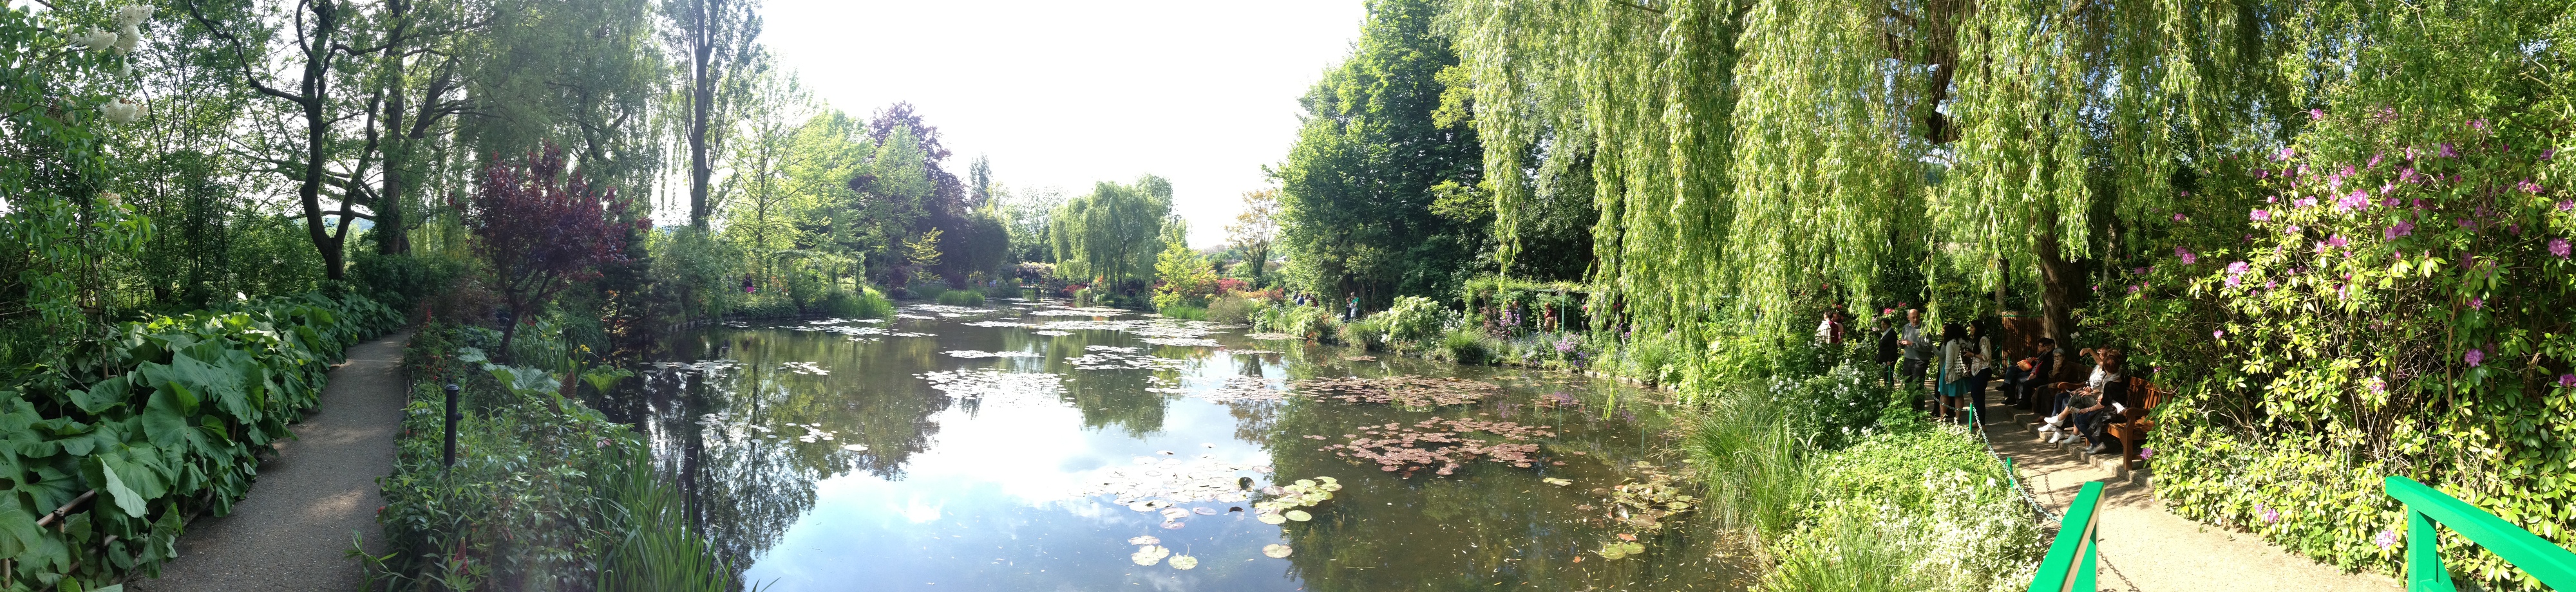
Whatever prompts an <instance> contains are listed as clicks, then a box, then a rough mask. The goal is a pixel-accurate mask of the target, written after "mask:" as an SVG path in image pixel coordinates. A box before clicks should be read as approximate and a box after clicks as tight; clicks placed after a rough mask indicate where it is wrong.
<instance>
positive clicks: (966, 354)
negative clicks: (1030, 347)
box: [939, 349, 1046, 360]
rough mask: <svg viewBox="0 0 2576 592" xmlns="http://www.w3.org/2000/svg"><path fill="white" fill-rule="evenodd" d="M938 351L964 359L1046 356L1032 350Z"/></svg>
mask: <svg viewBox="0 0 2576 592" xmlns="http://www.w3.org/2000/svg"><path fill="white" fill-rule="evenodd" d="M939 353H943V354H948V357H952V358H965V359H969V360H972V359H977V358H1043V357H1046V354H1042V353H1038V352H1033V351H989V352H988V351H976V350H971V349H952V350H948V351H944V352H939Z"/></svg>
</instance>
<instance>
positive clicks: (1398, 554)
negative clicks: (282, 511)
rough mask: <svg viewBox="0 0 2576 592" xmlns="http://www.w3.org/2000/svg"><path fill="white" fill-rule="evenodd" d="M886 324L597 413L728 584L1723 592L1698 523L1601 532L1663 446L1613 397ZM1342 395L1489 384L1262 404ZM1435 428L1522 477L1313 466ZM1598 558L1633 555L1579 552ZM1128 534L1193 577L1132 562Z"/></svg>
mask: <svg viewBox="0 0 2576 592" xmlns="http://www.w3.org/2000/svg"><path fill="white" fill-rule="evenodd" d="M901 312H902V318H898V319H893V320H892V321H891V322H860V321H844V320H839V319H825V320H819V321H805V322H789V323H779V324H774V325H736V326H729V327H720V328H710V329H707V330H703V331H696V332H692V333H688V334H684V335H682V336H679V337H677V338H676V339H675V341H674V342H673V343H671V344H669V345H670V347H669V348H668V354H667V355H668V358H667V359H665V360H659V361H657V362H656V363H653V364H648V366H647V368H646V371H644V372H642V376H641V377H642V378H643V380H630V381H628V384H627V385H626V386H625V387H624V391H623V392H622V393H621V396H620V397H618V398H617V402H615V403H611V404H610V405H609V407H611V413H612V414H615V415H623V416H625V417H626V418H627V419H628V420H629V421H633V422H636V423H638V424H639V426H640V427H642V428H643V429H644V430H645V431H646V432H647V433H648V434H649V436H650V437H651V438H652V440H653V441H654V442H655V446H656V447H657V454H659V455H660V456H661V457H662V458H663V459H664V460H665V463H666V465H668V466H669V467H670V469H671V470H672V471H674V472H676V473H678V474H680V475H681V481H682V482H683V484H684V487H685V488H686V489H687V490H688V491H687V493H688V494H689V496H690V498H691V500H692V501H693V503H694V505H693V508H692V511H693V513H694V514H695V515H696V516H697V519H698V520H699V522H700V524H701V525H703V526H704V527H705V529H706V530H707V532H708V533H709V534H710V536H712V537H713V538H715V539H716V542H717V544H718V545H719V546H720V547H722V549H723V550H724V552H725V553H726V554H728V555H729V556H731V557H733V558H734V561H735V563H736V564H737V565H738V566H741V569H743V576H744V578H745V579H746V580H747V581H750V582H765V583H769V584H770V586H771V588H770V589H771V590H776V591H780V592H792V591H821V590H832V591H838V590H920V591H960V590H994V591H1001V590H1011V591H1021V590H1145V589H1152V590H1227V591H1234V590H1242V591H1262V590H1279V591H1289V590H1334V591H1339V590H1352V591H1394V590H1420V591H1435V590H1478V591H1486V590H1546V591H1556V590H1735V589H1741V588H1742V585H1741V583H1740V582H1738V581H1737V580H1738V579H1739V570H1738V569H1736V568H1735V567H1734V565H1733V564H1732V563H1730V562H1729V561H1728V560H1727V559H1725V558H1723V557H1721V555H1723V553H1722V552H1720V551H1719V550H1720V549H1723V548H1726V547H1728V545H1723V544H1719V543H1720V542H1721V541H1722V540H1723V535H1721V534H1719V532H1718V531H1717V529H1714V528H1712V527H1711V526H1709V525H1708V524H1707V522H1706V521H1705V520H1702V519H1699V517H1700V515H1701V514H1703V513H1702V512H1697V511H1691V512H1686V513H1683V514H1681V515H1679V516H1678V517H1675V518H1672V519H1667V520H1666V521H1665V523H1666V524H1667V526H1666V527H1665V528H1663V529H1661V531H1660V532H1651V531H1643V530H1641V529H1639V528H1637V527H1636V526H1635V525H1634V524H1623V523H1621V522H1619V521H1617V520H1614V519H1613V516H1611V514H1615V512H1616V510H1615V509H1614V508H1615V507H1614V506H1612V505H1611V504H1608V503H1606V501H1605V497H1606V495H1605V493H1604V492H1603V491H1602V488H1608V487H1613V486H1616V485H1618V484H1620V483H1622V482H1624V481H1626V480H1630V479H1635V478H1639V477H1640V474H1639V472H1638V469H1636V468H1634V467H1632V466H1631V464H1632V463H1634V462H1636V461H1639V460H1649V459H1652V460H1656V461H1658V462H1664V463H1665V464H1671V463H1669V462H1668V461H1669V460H1670V459H1668V458H1657V457H1655V456H1654V455H1656V454H1658V451H1660V450H1664V449H1667V448H1668V446H1669V443H1670V442H1669V438H1671V437H1673V435H1672V432H1671V430H1670V429H1669V427H1670V426H1669V424H1668V422H1667V420H1666V418H1665V417H1664V416H1663V415H1662V413H1661V412H1660V411H1658V410H1657V409H1655V408H1654V407H1653V406H1652V405H1641V404H1638V403H1635V402H1634V401H1640V400H1646V399H1652V398H1653V397H1651V396H1645V395H1642V394H1640V393H1637V392H1634V391H1633V390H1623V389H1625V388H1626V387H1624V386H1622V385H1619V384H1617V383H1612V382H1606V381H1598V380H1592V379H1587V378H1584V377H1581V376H1578V375H1572V374H1566V373H1561V372H1546V371H1535V370H1531V371H1523V370H1512V369H1493V368H1468V367H1459V366H1454V365H1449V364H1442V363H1435V362H1427V361H1421V360H1412V359H1404V358H1397V357H1393V356H1389V357H1385V358H1368V357H1365V356H1362V355H1361V352H1359V351H1357V350H1353V349H1348V348H1339V347H1324V346H1312V345H1307V344H1302V343H1297V342H1291V341H1269V340H1259V339H1255V336H1251V335H1247V334H1246V333H1245V330H1244V329H1241V328H1219V327H1214V326H1211V325H1207V324H1204V323H1184V322H1177V321H1168V320H1161V319H1149V318H1146V317H1143V316H1139V315H1133V314H1110V313H1108V312H1107V311H1100V310H1096V309H1083V310H1071V309H1067V308H1066V307H1065V305H1064V304H1063V303H1061V302H1019V301H997V302H996V304H994V305H993V306H988V307H983V308H951V307H938V306H921V305H914V306H907V307H904V309H903V310H902V311H901ZM1148 341H1151V342H1152V343H1149V342H1148ZM1351 376H1359V377H1385V376H1426V377H1444V378H1459V379H1466V380H1472V381H1476V382H1481V383H1489V384H1494V385H1499V386H1500V387H1501V388H1500V390H1499V393H1498V394H1494V395H1492V396H1488V397H1485V398H1483V399H1481V400H1479V401H1477V402H1474V403H1470V404H1459V405H1443V406H1427V405H1417V406H1413V407H1410V408H1408V407H1405V406H1399V405H1390V404H1376V403H1367V402H1356V403H1354V402H1344V401H1340V400H1333V399H1324V398H1315V397H1310V396H1302V395H1303V394H1304V393H1307V392H1311V391H1307V390H1296V392H1295V393H1288V392H1282V391H1290V390H1294V389H1293V385H1294V384H1295V383H1296V382H1297V381H1301V380H1309V379H1324V378H1339V377H1351ZM1613 397H1623V398H1621V399H1618V400H1621V401H1628V403H1624V405H1626V407H1618V406H1614V405H1613V404H1612V401H1613ZM1434 418H1442V419H1453V420H1470V421H1479V422H1507V423H1511V424H1517V425H1519V426H1522V427H1523V428H1525V429H1527V430H1530V431H1528V432H1525V433H1524V436H1526V437H1527V438H1528V439H1526V440H1518V441H1513V440H1509V439H1507V438H1502V437H1498V436H1495V435H1493V434H1481V433H1480V434H1464V435H1466V436H1469V437H1478V438H1482V439H1485V440H1487V441H1491V442H1520V443H1534V444H1537V449H1536V451H1535V452H1532V453H1529V454H1528V457H1529V458H1530V459H1531V462H1530V463H1529V464H1530V465H1531V466H1529V467H1527V468H1522V467H1517V466H1514V464H1513V463H1510V462H1492V461H1489V460H1474V461H1468V462H1463V463H1461V466H1459V467H1458V468H1457V469H1456V470H1455V471H1454V474H1451V475H1439V474H1437V471H1436V469H1437V467H1436V466H1434V467H1424V468H1421V469H1420V470H1415V471H1387V470H1383V469H1382V468H1381V466H1380V465H1379V463H1377V462H1375V461H1365V460H1353V459H1351V458H1346V457H1344V456H1341V455H1340V454H1339V453H1340V452H1342V451H1340V450H1328V449H1326V448H1327V447H1329V446H1332V445H1336V444H1342V443H1345V442H1348V441H1349V440H1350V439H1351V438H1353V437H1373V436H1372V434H1371V433H1370V432H1367V431H1366V430H1370V429H1375V430H1379V431H1378V432H1376V433H1377V434H1387V433H1389V432H1397V431H1404V430H1410V431H1415V432H1418V433H1419V432H1437V431H1441V430H1442V428H1440V427H1438V426H1439V425H1442V424H1432V425H1433V426H1434V427H1429V428H1420V427H1416V426H1418V425H1421V424H1419V422H1423V421H1425V420H1430V419H1434ZM1389 424H1397V427H1398V428H1399V429H1398V430H1389V429H1388V428H1389V427H1390V426H1389ZM1488 425H1490V424H1488ZM1451 429H1454V428H1451ZM1317 437H1320V439H1318V438H1317ZM1422 445H1423V446H1426V447H1429V446H1437V445H1436V444H1432V443H1428V442H1426V443H1424V444H1422ZM1316 477H1332V478H1334V479H1336V480H1338V482H1339V484H1340V485H1341V486H1342V489H1340V490H1339V491H1337V492H1334V493H1333V497H1332V499H1330V500H1326V501H1321V502H1319V503H1316V504H1314V505H1312V506H1309V507H1301V508H1298V509H1300V510H1302V511H1306V512H1309V514H1310V516H1311V518H1312V519H1311V521H1305V522H1298V521H1287V522H1285V523H1283V524H1277V525H1274V524H1268V523H1265V522H1264V521H1263V520H1260V519H1259V517H1258V516H1257V515H1256V514H1257V513H1258V512H1259V510H1258V508H1257V507H1256V506H1255V505H1254V503H1253V502H1259V501H1263V500H1269V499H1276V496H1277V491H1278V490H1269V491H1270V493H1269V494H1265V493H1264V490H1265V489H1266V488H1268V487H1270V486H1273V485H1288V484H1290V483H1291V482H1293V481H1296V480H1298V479H1314V478H1316ZM1544 479H1564V480H1570V481H1571V482H1572V483H1571V484H1568V485H1556V484H1551V483H1549V482H1547V481H1543V480H1544ZM1246 486H1248V487H1249V490H1246V489H1245V487H1246ZM1278 519H1279V518H1273V520H1278ZM1621 533H1630V534H1634V535H1637V536H1640V537H1641V538H1640V539H1639V540H1640V541H1641V542H1644V543H1646V544H1647V547H1648V549H1649V551H1648V552H1647V554H1646V555H1643V556H1638V557H1629V558H1626V559H1619V560H1608V559H1605V558H1604V557H1603V556H1602V555H1600V554H1598V553H1596V551H1597V550H1599V549H1601V548H1602V546H1603V545H1604V544H1606V543H1610V542H1617V541H1619V539H1616V538H1613V537H1615V536H1617V535H1619V534H1621ZM1138 537H1152V538H1153V540H1151V541H1150V542H1153V543H1157V544H1158V546H1159V547H1161V548H1163V549H1167V550H1168V552H1169V556H1170V557H1172V558H1175V559H1177V558H1179V557H1184V556H1185V557H1189V558H1191V559H1195V560H1196V561H1197V563H1196V565H1195V566H1194V567H1193V568H1192V569H1186V570H1184V569H1177V566H1176V565H1175V562H1174V561H1172V560H1170V559H1161V558H1159V557H1154V556H1153V553H1152V552H1151V551H1150V550H1148V551H1147V554H1146V556H1140V555H1139V551H1140V549H1147V548H1146V547H1142V546H1140V545H1138V544H1131V541H1132V540H1141V539H1138ZM1268 545H1286V546H1287V547H1288V549H1289V552H1290V554H1289V555H1288V556H1287V557H1284V558H1273V557H1270V556H1268V555H1267V554H1265V552H1264V551H1265V546H1268ZM1148 559H1152V560H1154V564H1153V565H1139V562H1141V561H1145V560H1148Z"/></svg>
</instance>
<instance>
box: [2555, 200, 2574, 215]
mask: <svg viewBox="0 0 2576 592" xmlns="http://www.w3.org/2000/svg"><path fill="white" fill-rule="evenodd" d="M2558 211H2561V212H2569V211H2576V199H2562V200H2558Z"/></svg>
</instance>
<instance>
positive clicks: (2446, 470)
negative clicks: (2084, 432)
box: [2091, 112, 2576, 588]
mask: <svg viewBox="0 0 2576 592" xmlns="http://www.w3.org/2000/svg"><path fill="white" fill-rule="evenodd" d="M2476 123H2477V124H2476V125H2472V124H2471V122H2468V121H2462V122H2456V123H2449V124H2442V123H2427V122H2414V121H2399V120H2398V118H2396V117H2395V116H2393V115H2391V114H2389V113H2388V112H2380V113H2373V114H2369V115H2365V116H2362V117H2354V118H2344V117H2325V118H2321V119H2318V120H2317V121H2316V122H2315V126H2314V127H2313V128H2311V129H2310V130H2308V131H2307V132H2306V133H2304V134H2302V135H2301V136H2300V138H2299V140H2298V146H2297V148H2296V149H2295V150H2289V149H2284V150H2282V151H2281V152H2279V153H2277V154H2270V155H2267V156H2269V158H2266V159H2263V160H2262V161H2260V162H2258V163H2256V164H2254V165H2253V166H2254V167H2256V169H2255V170H2253V171H2249V172H2247V173H2246V176H2247V177H2248V178H2251V179H2255V181H2254V182H2253V183H2250V184H2245V185H2242V186H2239V187H2235V188H2233V189H2237V190H2241V191H2244V192H2247V193H2246V194H2245V195H2241V196H2238V197H2236V198H2234V199H2214V200H2211V201H2212V203H2213V204H2216V203H2240V204H2248V205H2246V206H2239V207H2244V208H2245V209H2239V210H2235V212H2236V213H2234V214H2232V215H2227V214H2229V213H2228V212H2208V213H2207V214H2210V215H2195V216H2192V217H2191V218H2192V219H2195V220H2210V221H2221V222H2211V223H2202V224H2199V225H2194V227H2178V228H2174V229H2171V230H2170V231H2169V232H2168V233H2167V234H2166V236H2165V237H2164V238H2165V239H2166V241H2168V244H2167V245H2164V246H2156V247H2152V248H2151V250H2148V251H2147V252H2149V253H2154V254H2155V255H2154V258H2155V259H2157V260H2160V261H2161V262H2162V263H2161V264H2159V265H2156V266H2154V267H2151V268H2149V269H2148V273H2146V274H2133V275H2140V277H2136V278H2133V279H2132V280H2130V281H2135V282H2138V283H2139V284H2141V285H2143V286H2144V287H2146V288H2147V289H2146V290H2142V291H2138V292H2137V293H2133V294H2126V295H2121V296H2118V297H2114V298H2110V300H2111V301H2110V302H2108V303H2107V304H2108V306H2097V307H2096V308H2095V310H2097V311H2102V314H2099V315H2098V316H2097V317H2096V318H2094V319H2092V323H2091V324H2093V325H2095V326H2099V327H2104V328H2106V329H2107V330H2109V331H2111V332H2113V333H2115V334H2121V335H2124V336H2126V340H2127V341H2130V342H2131V343H2132V347H2133V349H2134V350H2135V351H2137V352H2138V355H2136V356H2133V357H2132V360H2131V362H2132V364H2133V365H2138V366H2145V365H2149V364H2152V365H2171V366H2173V367H2175V368H2176V369H2177V370H2176V371H2175V372H2171V373H2165V374H2160V375H2158V376H2155V377H2154V380H2157V381H2158V382H2159V383H2160V384H2162V385H2163V386H2166V387H2167V388H2169V389H2171V390H2173V391H2174V392H2176V393H2177V399H2176V400H2173V401H2170V402H2168V403H2166V404H2165V405H2164V406H2162V407H2161V408H2159V409H2158V410H2157V413H2158V414H2159V419H2160V420H2162V422H2163V426H2165V427H2163V428H2161V429H2159V430H2158V431H2157V432H2155V434H2154V435H2153V436H2152V438H2151V440H2153V441H2154V448H2155V450H2156V451H2157V455H2156V460H2155V463H2156V465H2157V469H2158V474H2157V495H2158V497H2160V498H2163V499H2164V500H2166V502H2167V503H2168V504H2171V505H2172V507H2173V508H2174V510H2175V511H2176V512H2178V513H2180V514H2183V515H2184V516H2187V517H2192V518H2195V519H2200V520H2204V521H2209V522H2214V523H2218V524H2222V525H2230V526H2235V527H2240V528H2244V529H2246V530H2248V531H2250V532H2253V533H2256V534H2259V535H2261V536H2263V537H2265V538H2267V539H2269V540H2271V541H2272V542H2273V543H2275V544H2280V545H2283V546H2285V547H2288V548H2290V549H2293V550H2296V551H2299V552H2302V553H2306V554H2308V555H2310V556H2312V557H2316V558H2318V559H2320V560H2322V561H2326V562H2328V563H2333V564H2336V565H2341V566H2344V567H2347V568H2353V569H2361V568H2372V569H2377V570H2380V571H2383V572H2392V573H2393V572H2395V571H2396V570H2398V569H2399V568H2398V566H2399V563H2398V561H2399V553H2400V551H2402V548H2403V547H2402V545H2390V544H2386V543H2385V540H2386V539H2385V538H2384V537H2383V535H2382V534H2381V533H2383V532H2388V531H2390V529H2402V528H2403V526H2402V520H2401V519H2402V514H2401V506H2400V505H2399V504H2398V503H2397V502H2396V501H2395V500H2393V499H2390V498H2388V497H2387V496H2386V495H2384V494H2383V493H2382V492H2381V491H2380V488H2381V485H2380V480H2381V479H2382V478H2384V477H2386V476H2388V475H2406V476H2410V477H2413V478H2415V479H2418V480H2421V481H2424V482H2425V483H2428V484H2433V485H2435V486H2436V487H2439V488H2441V489H2443V490H2444V491H2446V492H2450V493H2451V494H2453V495H2455V496H2458V497H2460V498H2461V499H2463V500H2467V501H2469V502H2470V503H2473V504H2477V505H2478V506H2479V507H2481V508H2485V509H2487V510H2489V511H2490V512H2493V513H2495V514H2497V515H2499V516H2503V517H2505V518H2506V519H2507V520H2510V521H2513V522H2515V523H2517V524H2519V525H2521V526H2523V527H2525V528H2527V529H2529V530H2531V531H2533V532H2535V533H2541V534H2543V535H2544V536H2547V537H2549V538H2551V539H2553V540H2554V541H2556V542H2557V543H2558V544H2560V545H2571V544H2576V518H2571V517H2570V516H2569V515H2568V514H2567V513H2566V512H2565V511H2564V510H2565V508H2568V507H2576V421H2571V420H2570V418H2571V417H2576V381H2564V380H2562V379H2561V378H2560V377H2561V376H2563V375H2568V374H2569V373H2570V371H2571V367H2576V312H2571V306H2570V305H2571V304H2576V281H2571V278H2576V273H2571V272H2576V263H2571V261H2570V260H2569V258H2568V256H2567V255H2568V254H2567V247H2566V245H2567V244H2568V239H2569V238H2570V237H2576V208H2566V207H2561V206H2562V204H2565V203H2567V201H2568V200H2569V199H2570V197H2569V196H2570V194H2571V193H2576V183H2571V182H2570V181H2571V180H2570V179H2569V178H2567V177H2566V176H2565V175H2566V174H2567V173H2568V172H2576V171H2570V170H2569V168H2568V167H2569V165H2570V164H2571V163H2567V162H2562V161H2561V160H2560V159H2558V158H2557V155H2556V154H2555V153H2554V152H2553V151H2548V150H2546V145H2545V143H2544V142H2545V141H2546V140H2545V136H2543V134H2545V133H2547V132H2546V130H2543V129H2537V128H2533V127H2526V126H2521V125H2518V124H2517V123H2507V122H2506V120H2502V119H2498V120H2495V121H2478V122H2476ZM2211 207H2219V206H2216V205H2213V206H2211ZM2177 226H2182V225H2177ZM2167 246H2169V247H2170V252H2171V253H2175V254H2182V253H2190V254H2195V255H2197V256H2198V258H2200V259H2207V260H2209V261H2210V262H2211V264H2206V265H2203V264H2195V263H2196V262H2193V261H2188V260H2182V259H2180V258H2177V257H2173V256H2169V255H2166V254H2165V253H2166V252H2167V249H2166V247H2167ZM2106 294H2107V293H2106ZM2141 362H2144V363H2143V364H2142V363H2141ZM2443 550H2444V552H2445V554H2446V555H2447V560H2448V561H2450V565H2451V567H2452V569H2453V570H2454V571H2455V573H2461V574H2476V577H2477V578H2478V579H2481V580H2483V581H2485V582H2486V583H2488V584H2490V585H2493V586H2499V587H2508V588H2509V587H2513V585H2514V583H2515V582H2516V581H2517V580H2518V579H2519V578H2520V576H2519V575H2518V572H2515V571H2513V570H2511V569H2503V565H2504V564H2503V563H2502V562H2501V560H2500V559H2497V558H2495V557H2494V556H2493V555H2491V554H2487V553H2486V552H2484V551H2480V550H2477V549H2475V548H2474V547H2472V546H2469V545H2467V544H2466V543H2465V542H2464V541H2461V540H2459V539H2457V538H2456V537H2446V538H2445V544H2444V547H2443Z"/></svg>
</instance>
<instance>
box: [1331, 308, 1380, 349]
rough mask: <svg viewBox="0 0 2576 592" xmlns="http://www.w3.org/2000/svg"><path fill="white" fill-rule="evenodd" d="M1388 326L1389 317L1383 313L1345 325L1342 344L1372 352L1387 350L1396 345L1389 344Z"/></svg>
mask: <svg viewBox="0 0 2576 592" xmlns="http://www.w3.org/2000/svg"><path fill="white" fill-rule="evenodd" d="M1326 314H1330V313H1326ZM1386 325H1387V315H1386V313H1383V312H1381V313H1378V314H1374V315H1369V316H1368V317H1367V318H1362V319H1360V320H1356V321H1351V322H1348V323H1343V324H1342V326H1341V333H1342V334H1341V342H1342V343H1345V344H1349V345H1355V346H1359V347H1361V348H1363V349H1367V350H1371V351H1375V350H1381V349H1387V348H1389V347H1391V346H1393V345H1394V344H1392V343H1388V342H1387V334H1386Z"/></svg>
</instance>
